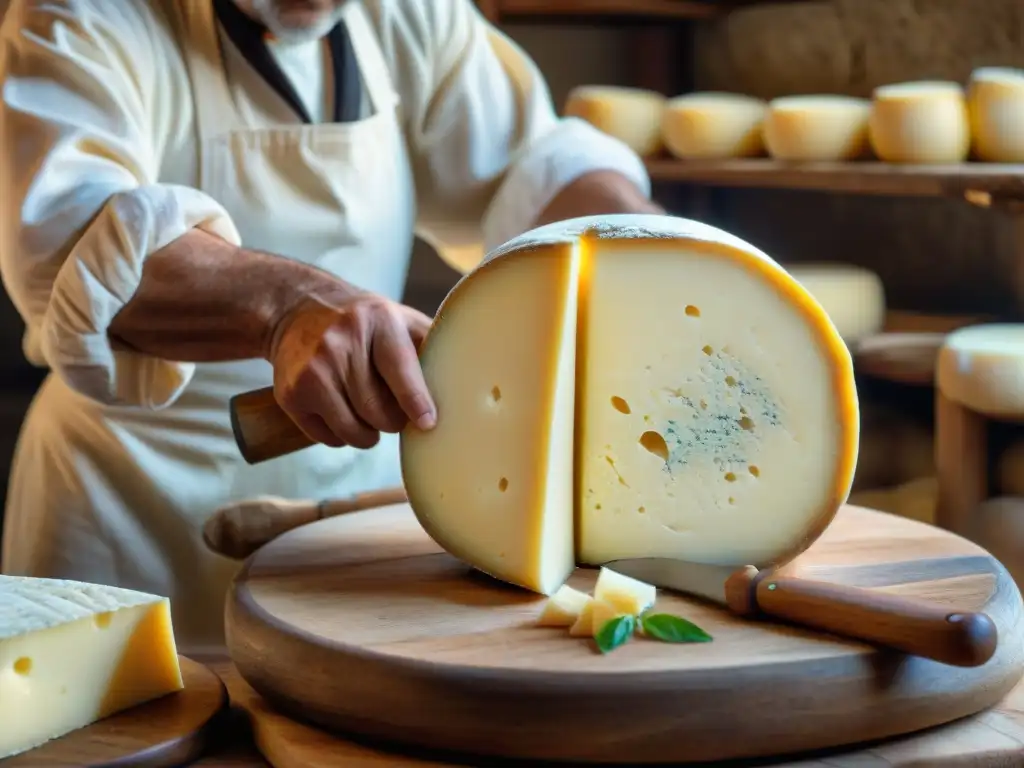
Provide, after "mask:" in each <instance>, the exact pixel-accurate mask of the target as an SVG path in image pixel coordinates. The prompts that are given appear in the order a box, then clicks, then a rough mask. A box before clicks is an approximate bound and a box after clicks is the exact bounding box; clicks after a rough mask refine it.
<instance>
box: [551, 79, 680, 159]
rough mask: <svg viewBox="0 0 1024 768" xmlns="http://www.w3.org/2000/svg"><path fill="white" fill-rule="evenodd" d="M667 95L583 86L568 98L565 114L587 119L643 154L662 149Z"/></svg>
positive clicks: (627, 89) (607, 87)
mask: <svg viewBox="0 0 1024 768" xmlns="http://www.w3.org/2000/svg"><path fill="white" fill-rule="evenodd" d="M664 106H665V97H664V96H662V95H661V94H660V93H655V92H654V91H646V90H643V89H640V88H624V87H620V86H613V85H581V86H579V87H577V88H574V89H573V90H572V91H571V92H570V93H569V97H568V99H567V100H566V104H565V114H566V116H568V117H578V118H581V119H583V120H586V121H587V122H588V123H590V124H591V125H593V126H594V127H595V128H597V129H598V130H600V131H603V132H604V133H607V134H608V135H609V136H614V137H615V138H617V139H619V140H620V141H622V142H623V143H625V144H627V145H628V146H629V147H630V148H631V149H632V150H633V151H634V152H636V153H637V154H638V155H641V156H648V155H654V154H657V153H658V152H660V151H661V146H662V145H661V112H662V109H663V108H664Z"/></svg>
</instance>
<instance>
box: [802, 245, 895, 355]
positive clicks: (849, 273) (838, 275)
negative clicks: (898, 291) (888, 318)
mask: <svg viewBox="0 0 1024 768" xmlns="http://www.w3.org/2000/svg"><path fill="white" fill-rule="evenodd" d="M788 269H789V273H790V274H791V275H792V276H793V277H795V278H796V279H797V280H798V281H799V282H800V284H801V285H803V287H804V288H806V289H807V290H808V291H810V292H811V295H812V296H814V298H815V299H817V300H818V303H819V304H821V306H823V307H824V308H825V311H826V312H827V313H828V316H829V317H830V318H832V322H833V323H835V326H836V328H838V329H839V333H840V335H841V336H842V337H843V339H844V340H845V341H846V342H847V343H848V344H853V343H855V342H857V341H859V340H860V339H863V338H865V337H866V336H871V335H872V334H875V333H878V332H879V331H880V330H881V329H882V326H883V325H884V324H885V289H884V287H883V285H882V280H881V278H880V277H879V276H878V275H876V274H875V273H874V272H871V271H870V270H867V269H863V268H862V267H857V266H854V265H852V264H830V263H802V264H794V265H791V266H790V267H789V268H788Z"/></svg>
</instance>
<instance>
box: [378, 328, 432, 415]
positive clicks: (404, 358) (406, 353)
mask: <svg viewBox="0 0 1024 768" xmlns="http://www.w3.org/2000/svg"><path fill="white" fill-rule="evenodd" d="M404 320H405V318H403V317H401V316H400V315H399V314H397V313H394V314H391V313H389V314H388V315H387V317H386V319H385V318H382V320H381V323H380V325H378V327H377V328H376V329H375V333H374V337H373V350H372V351H373V363H374V365H375V366H376V367H377V370H378V371H379V372H380V375H381V377H382V378H383V379H384V381H385V383H386V384H387V385H388V387H389V388H390V389H391V392H392V393H393V394H394V397H395V400H397V401H398V404H399V405H400V406H401V408H402V410H403V411H404V412H405V415H406V416H408V417H409V420H410V421H411V422H412V423H413V424H415V425H416V426H417V427H419V428H420V429H432V428H433V426H434V424H435V422H436V420H437V416H436V413H435V411H434V401H433V400H432V399H431V397H430V392H429V391H427V384H426V382H425V381H424V380H423V371H422V370H421V369H420V361H419V357H418V356H417V354H416V347H415V345H414V344H413V340H412V337H411V336H410V333H409V329H408V328H407V327H406V324H405V322H404Z"/></svg>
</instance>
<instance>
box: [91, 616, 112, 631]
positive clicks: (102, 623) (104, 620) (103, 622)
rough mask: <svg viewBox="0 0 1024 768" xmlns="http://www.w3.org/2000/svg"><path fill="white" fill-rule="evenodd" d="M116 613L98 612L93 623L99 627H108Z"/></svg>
mask: <svg viewBox="0 0 1024 768" xmlns="http://www.w3.org/2000/svg"><path fill="white" fill-rule="evenodd" d="M113 618H114V614H112V613H97V614H96V617H95V618H94V619H93V624H95V625H96V627H97V629H106V628H107V627H109V626H110V622H111V621H112V620H113Z"/></svg>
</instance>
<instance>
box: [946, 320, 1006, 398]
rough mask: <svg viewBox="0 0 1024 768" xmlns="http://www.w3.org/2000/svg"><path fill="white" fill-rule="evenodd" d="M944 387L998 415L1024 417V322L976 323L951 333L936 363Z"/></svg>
mask: <svg viewBox="0 0 1024 768" xmlns="http://www.w3.org/2000/svg"><path fill="white" fill-rule="evenodd" d="M935 380H936V383H937V385H938V387H939V391H941V392H942V394H944V395H945V396H946V397H948V398H949V399H950V400H952V401H953V402H955V403H960V404H961V405H964V406H966V407H967V408H969V409H971V410H973V411H975V412H977V413H982V414H985V415H987V416H993V417H996V418H1000V417H1003V418H1018V417H1021V416H1024V325H1018V324H1005V323H991V324H986V325H972V326H969V327H967V328H961V329H959V330H956V331H953V333H951V334H949V336H947V337H946V341H945V343H944V344H943V345H942V349H941V350H940V351H939V360H938V364H937V366H936V374H935Z"/></svg>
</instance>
